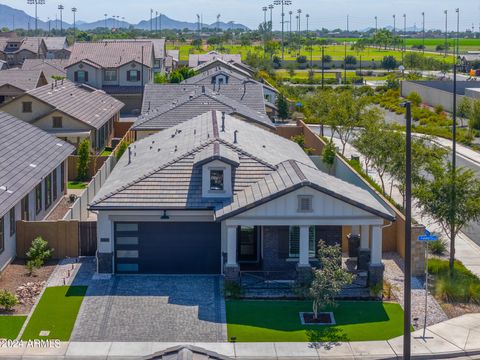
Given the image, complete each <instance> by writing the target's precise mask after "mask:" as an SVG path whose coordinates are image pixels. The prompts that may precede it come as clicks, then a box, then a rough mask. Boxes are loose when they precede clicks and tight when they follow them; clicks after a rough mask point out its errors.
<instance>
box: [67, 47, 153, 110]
mask: <svg viewBox="0 0 480 360" xmlns="http://www.w3.org/2000/svg"><path fill="white" fill-rule="evenodd" d="M154 54H155V53H154V45H153V43H152V42H151V41H101V42H84V43H81V42H77V43H75V45H73V46H72V47H71V55H70V60H69V63H68V65H67V66H66V68H65V69H66V71H67V78H68V79H69V80H71V81H74V82H76V83H80V84H88V85H90V86H93V87H95V88H97V89H101V90H104V91H105V92H106V93H107V94H110V95H112V96H113V97H115V98H116V99H118V100H120V101H121V102H123V103H124V104H125V107H124V108H123V112H125V113H140V108H141V105H142V94H143V88H144V86H145V84H148V83H151V82H152V81H153V68H154V63H155V55H154Z"/></svg>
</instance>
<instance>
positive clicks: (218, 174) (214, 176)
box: [210, 170, 223, 191]
mask: <svg viewBox="0 0 480 360" xmlns="http://www.w3.org/2000/svg"><path fill="white" fill-rule="evenodd" d="M210 190H214V191H223V170H210Z"/></svg>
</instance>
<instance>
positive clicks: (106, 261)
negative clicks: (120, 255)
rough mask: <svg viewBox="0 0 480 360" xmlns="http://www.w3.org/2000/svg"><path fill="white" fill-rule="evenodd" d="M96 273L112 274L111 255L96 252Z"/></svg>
mask: <svg viewBox="0 0 480 360" xmlns="http://www.w3.org/2000/svg"><path fill="white" fill-rule="evenodd" d="M97 262H98V264H97V265H98V266H97V268H98V273H99V274H113V253H111V252H110V253H101V252H97Z"/></svg>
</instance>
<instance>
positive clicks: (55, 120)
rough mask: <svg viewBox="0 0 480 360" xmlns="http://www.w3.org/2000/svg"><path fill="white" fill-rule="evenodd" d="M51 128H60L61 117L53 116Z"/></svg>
mask: <svg viewBox="0 0 480 360" xmlns="http://www.w3.org/2000/svg"><path fill="white" fill-rule="evenodd" d="M53 128H54V129H60V128H62V117H61V116H54V117H53Z"/></svg>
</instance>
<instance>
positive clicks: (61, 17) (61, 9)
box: [58, 5, 65, 35]
mask: <svg viewBox="0 0 480 360" xmlns="http://www.w3.org/2000/svg"><path fill="white" fill-rule="evenodd" d="M63 9H65V7H64V6H63V5H58V10H60V34H62V35H63Z"/></svg>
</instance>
